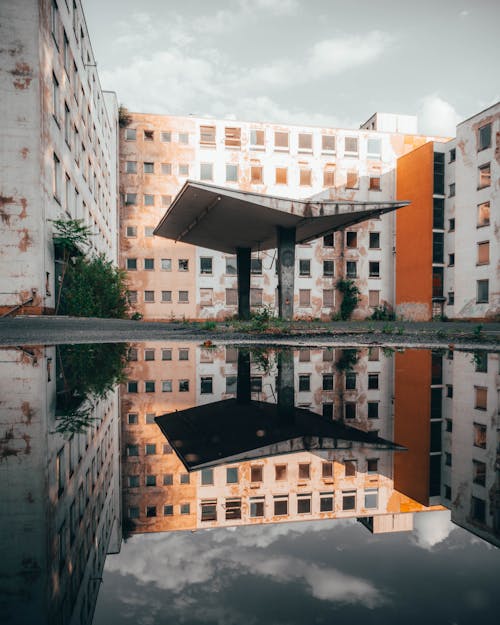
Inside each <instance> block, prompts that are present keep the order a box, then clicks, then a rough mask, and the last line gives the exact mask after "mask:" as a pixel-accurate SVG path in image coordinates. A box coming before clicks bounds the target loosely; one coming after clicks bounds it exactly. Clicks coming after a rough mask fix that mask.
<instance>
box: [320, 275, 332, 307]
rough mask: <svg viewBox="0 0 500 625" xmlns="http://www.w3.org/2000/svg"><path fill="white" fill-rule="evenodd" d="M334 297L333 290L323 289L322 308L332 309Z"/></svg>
mask: <svg viewBox="0 0 500 625" xmlns="http://www.w3.org/2000/svg"><path fill="white" fill-rule="evenodd" d="M332 275H333V274H332ZM334 297H335V291H334V290H333V289H323V308H333V307H334V306H335V300H334Z"/></svg>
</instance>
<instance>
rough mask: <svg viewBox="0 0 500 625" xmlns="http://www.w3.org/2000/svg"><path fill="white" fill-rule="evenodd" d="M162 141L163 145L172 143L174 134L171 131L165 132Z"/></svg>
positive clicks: (161, 137)
mask: <svg viewBox="0 0 500 625" xmlns="http://www.w3.org/2000/svg"><path fill="white" fill-rule="evenodd" d="M160 141H162V142H163V143H170V142H171V141H172V133H171V132H170V130H163V131H162V132H161V133H160Z"/></svg>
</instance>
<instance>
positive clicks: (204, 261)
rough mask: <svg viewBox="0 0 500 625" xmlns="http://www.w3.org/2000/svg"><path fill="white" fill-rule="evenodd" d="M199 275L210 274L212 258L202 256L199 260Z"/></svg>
mask: <svg viewBox="0 0 500 625" xmlns="http://www.w3.org/2000/svg"><path fill="white" fill-rule="evenodd" d="M200 273H204V274H212V257H206V256H202V257H201V258H200Z"/></svg>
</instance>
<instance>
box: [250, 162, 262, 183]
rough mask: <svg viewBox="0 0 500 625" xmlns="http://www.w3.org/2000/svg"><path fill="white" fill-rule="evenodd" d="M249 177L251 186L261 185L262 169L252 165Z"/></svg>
mask: <svg viewBox="0 0 500 625" xmlns="http://www.w3.org/2000/svg"><path fill="white" fill-rule="evenodd" d="M250 177H251V182H252V184H262V182H263V178H262V167H261V166H260V165H252V166H251V167H250Z"/></svg>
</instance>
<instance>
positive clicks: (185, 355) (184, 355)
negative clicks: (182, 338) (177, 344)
mask: <svg viewBox="0 0 500 625" xmlns="http://www.w3.org/2000/svg"><path fill="white" fill-rule="evenodd" d="M179 360H189V349H185V348H180V349H179Z"/></svg>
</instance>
